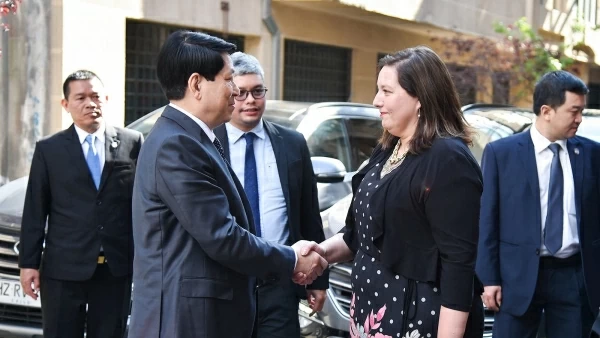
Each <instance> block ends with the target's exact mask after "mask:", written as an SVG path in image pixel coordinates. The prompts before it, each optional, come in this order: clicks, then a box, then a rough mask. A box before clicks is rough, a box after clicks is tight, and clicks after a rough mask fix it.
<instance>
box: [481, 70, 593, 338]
mask: <svg viewBox="0 0 600 338" xmlns="http://www.w3.org/2000/svg"><path fill="white" fill-rule="evenodd" d="M587 93H588V89H587V87H586V85H585V84H584V83H583V82H582V81H581V80H580V79H579V78H577V77H575V76H574V75H572V74H570V73H568V72H565V71H556V72H550V73H548V74H546V75H544V76H543V77H542V78H541V79H540V81H539V82H538V83H537V84H536V87H535V91H534V95H533V101H534V103H533V110H534V113H535V114H536V115H537V119H536V121H535V123H534V124H533V125H532V126H531V130H530V131H527V132H523V133H521V134H517V135H515V136H512V137H508V138H505V139H502V140H499V141H496V142H492V143H490V144H488V146H487V147H486V148H485V150H484V153H483V160H482V167H483V177H484V185H483V186H484V190H483V196H482V203H481V218H480V239H479V252H478V257H477V266H476V270H477V274H478V275H479V278H480V279H481V281H482V282H483V284H484V287H485V291H484V294H483V301H484V303H485V304H486V305H487V307H488V308H490V309H491V310H494V311H497V313H496V315H495V322H494V338H514V337H519V338H521V337H522V338H528V337H531V338H533V337H536V333H537V330H538V327H539V324H540V318H541V315H542V312H543V313H544V315H545V316H546V327H545V329H546V334H547V337H549V338H558V337H561V338H562V337H588V335H589V332H590V328H591V325H592V322H593V319H594V315H593V314H597V313H598V307H599V306H600V287H599V286H600V269H598V260H600V211H599V210H600V209H599V208H598V205H600V191H599V181H598V176H597V175H598V172H599V170H600V163H599V161H600V145H598V144H597V143H596V142H593V141H591V140H588V139H586V138H584V137H579V136H575V133H576V132H577V128H578V126H579V124H580V123H581V121H582V110H583V109H584V107H585V95H586V94H587Z"/></svg>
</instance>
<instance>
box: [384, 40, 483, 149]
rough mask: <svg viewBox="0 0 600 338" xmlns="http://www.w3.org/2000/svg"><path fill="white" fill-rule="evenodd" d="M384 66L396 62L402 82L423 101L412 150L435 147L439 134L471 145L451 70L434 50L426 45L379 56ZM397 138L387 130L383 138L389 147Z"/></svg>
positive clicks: (469, 134)
mask: <svg viewBox="0 0 600 338" xmlns="http://www.w3.org/2000/svg"><path fill="white" fill-rule="evenodd" d="M384 66H395V68H396V72H397V75H398V83H399V84H400V86H401V87H402V88H403V89H404V90H406V92H407V93H408V94H409V95H410V96H412V97H416V98H418V99H419V102H420V103H421V109H420V117H419V122H418V124H417V129H416V131H415V134H414V135H413V137H412V139H411V141H410V145H409V146H410V148H409V149H410V152H411V153H413V154H418V153H421V152H422V151H423V150H425V149H427V148H429V147H431V144H432V143H433V140H434V139H435V138H436V137H459V138H461V139H462V140H463V141H464V142H465V143H466V144H468V145H470V144H471V143H472V139H471V131H470V128H469V125H468V124H467V121H466V120H465V118H464V116H463V114H462V111H461V109H460V102H459V99H458V94H457V92H456V88H455V87H454V82H452V79H451V77H450V72H448V68H446V65H445V64H444V62H443V61H442V60H441V59H440V57H439V56H438V55H437V54H436V53H435V52H434V51H433V50H431V49H430V48H428V47H425V46H418V47H413V48H407V49H404V50H401V51H399V52H397V53H395V54H390V55H387V56H385V57H383V58H382V59H381V60H379V68H380V69H381V68H382V67H384ZM397 140H398V138H397V137H396V136H394V135H392V134H390V133H389V132H388V131H387V130H384V131H383V135H382V136H381V139H380V140H379V142H380V143H381V145H382V147H383V149H388V148H392V147H394V146H395V143H396V141H397Z"/></svg>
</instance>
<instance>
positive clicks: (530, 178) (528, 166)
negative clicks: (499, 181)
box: [519, 131, 541, 222]
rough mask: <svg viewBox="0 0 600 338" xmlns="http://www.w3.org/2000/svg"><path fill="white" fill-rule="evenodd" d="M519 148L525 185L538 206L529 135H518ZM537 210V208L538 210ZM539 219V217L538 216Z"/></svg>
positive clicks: (536, 173) (537, 188) (535, 164)
mask: <svg viewBox="0 0 600 338" xmlns="http://www.w3.org/2000/svg"><path fill="white" fill-rule="evenodd" d="M520 136H521V139H520V140H519V146H520V147H521V151H520V152H519V154H520V155H521V160H522V161H523V166H524V167H525V173H526V175H527V183H528V184H529V188H530V189H531V193H532V194H533V198H534V199H535V201H536V205H537V206H539V205H541V204H540V183H539V178H538V170H537V162H536V160H535V148H534V147H533V140H532V139H531V133H530V132H529V131H528V132H525V133H523V134H521V135H520ZM538 209H539V208H538ZM540 217H541V216H540ZM540 222H541V221H540Z"/></svg>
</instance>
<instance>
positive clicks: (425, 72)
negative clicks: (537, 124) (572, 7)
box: [307, 47, 483, 338]
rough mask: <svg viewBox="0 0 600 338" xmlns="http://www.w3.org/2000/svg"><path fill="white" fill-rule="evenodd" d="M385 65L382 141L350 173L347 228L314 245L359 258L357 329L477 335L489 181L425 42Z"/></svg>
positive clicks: (330, 255)
mask: <svg viewBox="0 0 600 338" xmlns="http://www.w3.org/2000/svg"><path fill="white" fill-rule="evenodd" d="M380 67H381V70H380V72H379V77H378V80H377V87H378V92H377V95H376V96H375V99H374V101H373V104H374V105H375V106H376V107H378V108H379V110H380V112H381V119H382V125H383V128H384V133H383V136H382V138H381V140H380V144H379V145H378V146H377V147H376V148H375V150H374V151H373V154H372V155H371V158H370V160H369V164H368V165H367V166H366V167H365V168H363V169H362V170H361V171H360V172H358V173H357V174H356V175H355V176H354V178H353V180H352V187H353V192H354V196H353V197H354V198H353V203H352V206H351V208H350V210H349V213H348V217H347V220H346V228H345V230H343V232H342V233H340V234H338V235H336V236H334V237H332V238H330V239H328V240H327V241H325V242H323V243H321V244H320V245H317V244H315V243H313V244H311V246H310V247H309V249H313V250H316V251H319V252H320V253H321V254H322V255H323V256H324V257H325V259H327V261H328V262H329V263H335V262H343V261H350V260H352V259H354V263H353V270H352V290H353V296H352V303H351V310H350V314H351V327H350V332H351V337H364V336H367V337H374V338H387V337H410V338H420V337H424V338H425V337H453V338H454V337H481V336H482V334H483V309H482V303H481V300H480V299H479V295H480V294H481V288H480V285H479V283H478V282H477V279H476V278H475V273H474V266H475V258H476V254H477V239H478V221H479V204H480V197H481V192H482V189H483V187H482V178H481V171H480V169H479V165H478V164H477V161H476V160H475V159H474V157H473V155H472V154H471V152H470V150H469V148H468V144H470V143H471V136H470V131H469V127H468V125H467V123H466V121H465V120H464V118H463V116H462V112H461V109H460V104H459V100H458V95H457V93H456V90H455V88H454V84H453V83H452V80H451V78H450V74H449V73H448V70H447V69H446V67H445V65H444V63H443V62H442V61H441V60H440V58H439V57H438V56H437V55H436V54H435V53H434V52H433V51H432V50H431V49H429V48H427V47H416V48H409V49H406V50H403V51H401V52H398V53H396V54H393V55H388V56H386V57H384V58H383V59H381V61H380ZM307 251H308V250H307ZM469 314H471V316H469Z"/></svg>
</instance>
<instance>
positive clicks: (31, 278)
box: [21, 269, 40, 300]
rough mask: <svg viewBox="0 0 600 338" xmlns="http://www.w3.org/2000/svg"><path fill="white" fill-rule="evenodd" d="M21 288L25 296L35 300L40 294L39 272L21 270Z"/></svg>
mask: <svg viewBox="0 0 600 338" xmlns="http://www.w3.org/2000/svg"><path fill="white" fill-rule="evenodd" d="M21 287H23V291H24V292H25V294H26V295H28V296H29V297H31V298H33V299H34V300H37V299H38V296H39V292H40V271H39V270H37V269H21Z"/></svg>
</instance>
